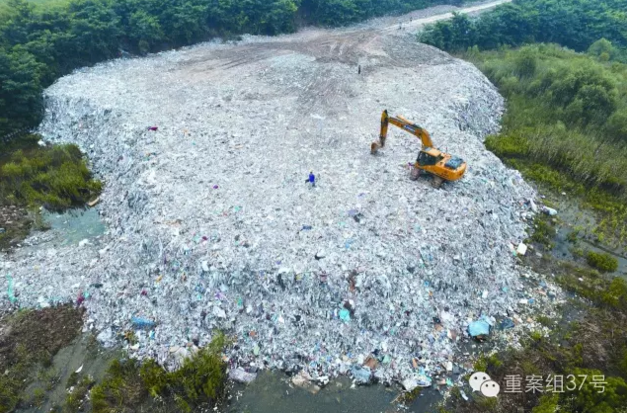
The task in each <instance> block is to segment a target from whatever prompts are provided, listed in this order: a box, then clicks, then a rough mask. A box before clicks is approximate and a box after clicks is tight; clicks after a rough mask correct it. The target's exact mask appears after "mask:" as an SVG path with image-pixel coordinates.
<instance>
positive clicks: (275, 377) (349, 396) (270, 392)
mask: <svg viewBox="0 0 627 413" xmlns="http://www.w3.org/2000/svg"><path fill="white" fill-rule="evenodd" d="M351 384H352V383H351V380H349V379H347V378H340V379H337V380H335V381H333V382H331V383H329V384H328V385H327V386H326V387H324V388H323V389H321V390H320V391H319V392H318V393H316V394H312V393H310V392H308V391H306V390H304V389H301V388H295V387H293V386H290V385H289V384H288V380H287V376H285V375H284V374H282V373H280V372H264V373H262V374H260V375H259V376H258V377H257V379H256V380H255V381H254V382H252V383H251V384H249V385H248V386H247V387H244V386H237V387H236V388H235V389H234V391H233V392H232V395H233V398H232V399H231V404H230V405H229V406H228V407H227V408H226V409H225V410H224V412H225V413H242V412H247V413H294V412H298V413H328V412H337V413H341V412H347V413H348V412H351V413H353V412H355V413H357V412H359V413H362V412H364V413H365V412H372V413H374V412H385V413H392V412H397V411H400V405H399V403H398V401H397V400H396V399H397V396H398V394H399V393H398V391H397V389H396V388H394V387H385V386H381V385H376V386H367V387H355V388H351ZM440 400H441V397H440V395H439V393H437V392H436V391H434V390H432V389H425V391H423V393H422V394H421V395H420V396H418V398H417V399H416V400H415V401H414V402H413V403H412V404H411V405H410V406H409V408H407V409H405V408H403V409H402V411H404V412H413V413H427V412H434V411H436V410H437V409H436V408H435V404H436V403H437V402H439V401H440Z"/></svg>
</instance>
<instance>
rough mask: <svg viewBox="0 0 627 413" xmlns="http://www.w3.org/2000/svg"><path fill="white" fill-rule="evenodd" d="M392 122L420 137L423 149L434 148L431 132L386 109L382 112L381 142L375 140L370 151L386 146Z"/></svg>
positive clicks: (374, 151) (373, 151)
mask: <svg viewBox="0 0 627 413" xmlns="http://www.w3.org/2000/svg"><path fill="white" fill-rule="evenodd" d="M390 123H391V124H392V125H394V126H398V127H399V128H401V129H403V130H405V131H407V132H409V133H411V134H412V135H414V136H416V137H417V138H418V139H420V142H422V149H423V150H424V149H425V148H433V142H432V141H431V136H430V135H429V132H427V131H426V130H425V129H423V128H421V127H420V126H418V125H416V124H415V123H412V122H410V121H408V120H407V119H405V118H404V117H402V116H398V117H395V116H390V115H389V114H388V111H387V109H386V110H384V111H383V113H382V114H381V132H380V133H379V142H373V143H372V145H370V152H372V153H373V154H374V153H376V152H377V150H378V149H379V148H383V147H384V146H385V140H386V139H387V137H388V126H389V124H390Z"/></svg>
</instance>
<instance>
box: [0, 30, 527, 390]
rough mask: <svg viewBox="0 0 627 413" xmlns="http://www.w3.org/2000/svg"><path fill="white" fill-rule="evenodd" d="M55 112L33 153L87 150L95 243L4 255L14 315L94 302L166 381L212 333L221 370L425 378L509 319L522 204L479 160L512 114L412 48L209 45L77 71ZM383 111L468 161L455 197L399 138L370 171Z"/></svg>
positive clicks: (523, 196)
mask: <svg viewBox="0 0 627 413" xmlns="http://www.w3.org/2000/svg"><path fill="white" fill-rule="evenodd" d="M358 65H361V67H362V70H361V74H360V75H359V74H358V69H357V68H358ZM46 98H47V109H46V117H45V121H44V122H43V124H42V126H41V132H42V133H43V134H44V136H45V138H46V139H48V140H51V141H54V142H74V143H77V144H79V145H80V146H81V148H83V150H85V151H86V152H87V154H88V155H89V157H90V159H91V160H92V162H93V164H94V169H95V170H96V171H97V172H98V173H99V174H100V175H101V176H102V178H103V179H104V180H105V182H106V188H105V191H104V193H103V195H102V197H101V198H102V200H101V203H100V205H99V208H100V211H101V213H102V214H103V216H104V219H105V223H106V224H107V226H108V234H107V236H105V237H104V238H103V239H101V240H100V241H98V243H96V244H94V243H91V244H88V243H82V245H81V247H78V246H76V245H75V246H66V247H59V248H57V249H50V248H48V249H43V250H38V251H35V252H32V251H31V252H29V253H28V255H27V254H26V253H24V252H20V251H17V252H16V253H15V254H13V255H12V256H5V257H3V258H2V261H4V262H3V263H2V267H3V268H2V269H3V270H4V272H5V273H7V274H8V273H10V274H11V280H12V287H13V289H14V290H15V291H16V292H17V293H18V294H19V296H18V299H19V302H20V303H21V304H22V305H38V304H39V305H47V304H48V303H50V302H54V301H60V300H66V299H73V300H75V299H76V297H77V296H79V295H80V296H81V297H86V299H85V301H84V302H83V305H85V306H86V307H87V309H88V320H87V326H88V327H91V328H95V329H96V330H97V331H99V332H100V333H99V338H100V339H101V340H102V341H103V342H105V343H106V344H111V343H113V342H114V341H115V340H116V334H117V333H119V332H122V331H124V330H125V329H128V328H132V326H131V319H132V317H142V318H144V319H147V320H151V321H154V322H155V323H156V326H155V327H154V328H152V327H151V326H150V325H148V326H145V327H147V328H146V329H147V330H148V331H145V332H144V333H140V334H138V335H137V336H138V340H139V342H138V345H136V346H134V347H133V349H132V350H131V351H132V352H133V354H135V355H136V356H137V357H144V356H153V357H157V358H158V359H159V360H160V361H162V362H166V360H167V359H168V357H169V356H170V354H171V351H173V349H174V350H176V348H177V347H178V346H185V345H187V344H188V343H189V342H192V341H194V342H196V343H197V344H199V345H203V344H205V343H207V342H208V341H209V340H210V338H211V334H212V330H214V329H215V328H220V329H223V330H225V331H226V332H228V333H230V334H232V335H233V336H236V337H237V340H238V346H237V347H236V348H234V349H233V350H232V351H231V353H230V357H231V360H232V363H233V364H234V365H236V364H240V365H244V366H248V365H249V363H250V362H255V363H256V366H266V367H278V368H290V367H292V366H302V367H305V368H307V369H308V370H309V371H310V373H312V374H314V375H315V374H336V373H338V372H345V371H347V370H349V369H350V367H351V365H353V364H355V363H359V362H360V361H363V359H364V357H365V356H367V355H368V354H370V353H371V352H373V351H375V350H377V351H379V352H380V354H387V355H389V356H390V358H388V359H387V361H390V360H394V362H391V363H389V364H383V365H382V367H381V368H380V369H379V370H378V371H377V375H378V376H379V377H380V378H382V379H384V380H388V381H390V380H392V378H399V377H408V376H411V375H415V374H416V373H417V370H416V371H414V370H412V365H411V363H409V362H408V360H410V359H411V358H412V357H417V356H418V355H422V356H423V360H425V363H426V364H425V365H424V368H425V370H420V372H421V373H425V371H426V374H427V375H429V374H431V373H432V372H433V371H434V369H435V370H437V369H438V368H439V367H438V366H440V365H441V362H442V361H444V360H448V359H450V358H453V357H454V355H453V347H454V340H452V339H451V337H455V336H457V337H460V336H461V335H462V334H463V331H464V330H465V328H466V326H467V324H468V320H469V319H473V318H477V317H479V316H480V315H481V314H485V315H497V314H500V313H503V312H504V311H505V310H506V308H508V307H510V306H514V305H515V303H516V301H517V296H516V290H517V288H518V286H519V281H518V270H517V268H516V266H515V262H514V259H513V257H512V253H511V251H510V249H509V243H510V242H511V243H513V244H517V243H518V242H520V241H521V240H522V239H524V238H525V237H526V235H525V230H526V224H525V221H524V219H523V218H524V216H525V214H527V210H526V207H525V206H524V203H525V201H527V200H528V199H530V198H532V197H533V196H534V193H533V190H532V189H531V188H530V187H529V186H528V185H527V184H525V183H524V182H523V181H522V179H521V177H520V175H519V174H518V173H517V172H516V171H512V170H508V169H507V168H505V167H504V166H503V165H502V164H501V162H500V161H499V160H498V159H497V158H496V157H495V156H494V155H493V154H491V153H489V152H488V151H487V150H486V149H485V148H484V146H483V142H482V141H483V138H484V137H485V136H486V135H487V134H489V133H494V132H496V131H497V130H498V121H499V118H500V115H501V113H502V110H503V100H502V98H501V96H500V95H499V94H498V93H497V91H496V90H495V88H494V87H493V86H492V85H491V84H490V83H489V82H488V81H487V79H486V78H485V77H484V76H483V75H482V74H481V73H480V72H479V71H478V70H477V69H476V68H474V67H473V66H472V65H469V64H467V63H464V62H462V61H460V60H457V59H453V58H451V57H450V56H449V55H447V54H445V53H443V52H441V51H439V50H437V49H434V48H431V47H428V46H425V45H421V44H418V43H416V42H415V41H414V40H413V39H412V38H411V37H407V38H402V37H395V36H389V35H384V34H381V33H377V32H374V31H370V30H362V31H358V32H350V31H346V32H342V31H305V32H302V33H299V34H296V35H291V36H283V37H277V38H259V37H256V38H245V39H244V41H242V42H240V43H238V44H236V45H224V44H214V43H209V44H203V45H199V46H196V47H193V48H189V49H184V50H181V51H176V52H168V53H162V54H158V55H154V56H149V57H146V58H138V59H132V60H117V61H113V62H109V63H106V64H102V65H98V66H96V67H94V68H89V69H84V70H81V71H79V72H77V73H74V74H72V75H70V76H67V77H65V78H62V79H60V80H59V81H58V82H57V83H56V84H54V85H53V86H52V87H50V88H49V89H48V90H47V92H46ZM383 109H388V110H389V111H390V113H391V114H400V115H403V116H405V117H406V118H408V119H411V120H413V121H415V122H417V123H419V124H420V125H422V126H423V127H425V128H426V129H427V130H428V131H429V132H430V133H431V135H432V137H433V140H434V142H435V143H436V145H438V146H439V147H440V148H441V149H442V150H446V151H447V152H450V153H452V154H455V155H458V156H461V157H462V158H464V159H465V160H466V161H467V162H468V165H469V169H468V171H467V173H466V176H465V177H464V178H463V180H461V181H460V182H456V183H449V184H445V185H444V186H443V188H442V189H440V190H436V189H433V188H432V187H431V181H430V178H420V179H419V180H418V181H416V182H413V181H411V180H410V179H409V172H408V170H407V163H408V162H412V161H414V160H415V157H416V155H417V153H418V150H419V148H420V142H419V141H418V140H416V139H415V138H414V137H412V136H411V135H409V134H406V133H404V132H402V131H400V130H398V129H391V131H390V135H389V138H388V141H387V146H386V148H385V149H384V150H383V151H382V152H383V154H382V155H381V156H376V157H373V156H371V155H370V153H369V144H370V142H371V141H373V140H375V139H376V137H377V136H378V129H379V118H380V114H381V111H382V110H383ZM151 127H153V128H152V129H155V128H156V129H157V130H150V129H149V128H151ZM310 171H313V172H314V174H316V176H317V178H318V182H317V185H316V187H315V188H311V187H310V186H309V185H308V184H307V183H306V182H305V181H306V179H307V176H308V174H309V172H310ZM0 282H4V283H6V282H7V281H6V280H5V279H4V277H3V279H2V280H1V281H0ZM5 287H6V286H5ZM3 300H6V298H3ZM348 300H352V301H351V304H350V305H347V307H351V306H353V305H354V308H350V311H341V310H342V309H343V308H344V307H343V306H344V304H345V303H346V302H347V301H348ZM442 314H445V317H444V318H442V320H440V321H441V324H443V326H444V329H443V330H439V329H438V330H436V329H434V321H433V317H441V315H442Z"/></svg>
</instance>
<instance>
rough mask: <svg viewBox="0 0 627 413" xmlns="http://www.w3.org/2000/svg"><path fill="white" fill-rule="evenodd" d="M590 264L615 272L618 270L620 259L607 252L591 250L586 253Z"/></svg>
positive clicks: (604, 270) (599, 268)
mask: <svg viewBox="0 0 627 413" xmlns="http://www.w3.org/2000/svg"><path fill="white" fill-rule="evenodd" d="M586 260H587V261H588V265H590V266H591V267H593V268H596V269H598V270H599V271H602V272H614V271H616V270H618V260H617V259H616V258H614V257H612V256H611V255H610V254H607V253H597V252H594V251H589V252H588V254H587V255H586Z"/></svg>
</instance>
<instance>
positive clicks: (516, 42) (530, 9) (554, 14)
mask: <svg viewBox="0 0 627 413" xmlns="http://www.w3.org/2000/svg"><path fill="white" fill-rule="evenodd" d="M626 9H627V0H570V1H561V0H514V2H513V3H510V4H505V5H502V6H499V7H497V8H495V9H494V10H493V11H491V12H488V13H484V14H482V15H481V17H480V18H479V19H475V20H471V19H469V18H468V17H466V16H464V15H457V16H456V17H455V18H454V19H452V20H450V21H443V22H438V23H436V24H435V25H433V26H431V27H430V28H429V29H428V30H426V31H425V33H423V35H422V36H421V40H422V41H424V42H425V43H429V44H432V45H434V46H436V47H438V48H440V49H444V50H448V51H452V52H456V51H457V52H459V51H465V50H466V49H468V48H469V47H473V46H478V47H479V48H480V49H481V50H491V49H497V48H499V47H501V46H521V45H523V44H527V43H557V44H560V45H562V46H565V47H568V48H570V49H573V50H575V51H579V52H584V51H586V50H588V49H589V48H591V46H592V45H593V44H595V42H597V41H598V40H599V39H607V40H609V42H611V43H613V44H614V45H616V46H617V47H618V49H613V48H611V47H608V44H607V43H605V42H602V43H596V44H595V46H594V47H592V49H591V52H593V53H594V54H596V55H598V56H600V57H601V58H602V60H607V59H619V58H621V59H624V58H625V57H627V54H625V53H624V51H623V50H621V48H625V47H627V32H626V31H625V27H626V26H627V15H625V13H624V11H625V10H626ZM601 55H602V56H601Z"/></svg>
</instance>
